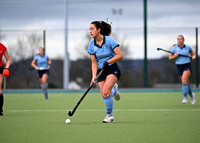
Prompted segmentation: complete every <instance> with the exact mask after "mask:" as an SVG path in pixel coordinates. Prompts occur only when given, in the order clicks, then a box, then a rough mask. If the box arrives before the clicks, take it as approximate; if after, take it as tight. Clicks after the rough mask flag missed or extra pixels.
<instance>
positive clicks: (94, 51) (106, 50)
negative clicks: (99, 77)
mask: <svg viewBox="0 0 200 143" xmlns="http://www.w3.org/2000/svg"><path fill="white" fill-rule="evenodd" d="M118 46H119V44H118V43H117V42H116V41H115V40H114V39H113V38H112V37H110V36H104V40H103V43H102V45H101V47H100V46H99V45H97V44H96V41H95V39H94V40H92V41H91V42H90V44H89V46H88V53H89V54H90V55H95V56H96V60H97V66H98V69H102V67H103V64H104V63H105V62H106V61H108V60H109V59H111V58H113V57H114V56H115V55H116V54H115V52H114V49H115V48H116V47H118Z"/></svg>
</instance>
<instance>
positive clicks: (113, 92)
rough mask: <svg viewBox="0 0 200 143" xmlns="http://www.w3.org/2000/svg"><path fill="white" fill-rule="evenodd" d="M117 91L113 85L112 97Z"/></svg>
mask: <svg viewBox="0 0 200 143" xmlns="http://www.w3.org/2000/svg"><path fill="white" fill-rule="evenodd" d="M115 92H116V88H115V87H113V88H112V90H111V95H112V97H113V96H114V94H115Z"/></svg>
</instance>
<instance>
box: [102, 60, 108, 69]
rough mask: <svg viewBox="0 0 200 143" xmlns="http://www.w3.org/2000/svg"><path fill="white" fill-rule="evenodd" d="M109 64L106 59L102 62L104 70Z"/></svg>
mask: <svg viewBox="0 0 200 143" xmlns="http://www.w3.org/2000/svg"><path fill="white" fill-rule="evenodd" d="M108 66H109V63H108V62H107V61H106V62H105V63H104V64H103V69H104V70H106V69H107V68H108Z"/></svg>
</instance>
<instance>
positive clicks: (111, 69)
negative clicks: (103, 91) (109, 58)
mask: <svg viewBox="0 0 200 143" xmlns="http://www.w3.org/2000/svg"><path fill="white" fill-rule="evenodd" d="M100 71H101V69H99V70H97V74H99V72H100ZM109 74H114V75H115V76H116V77H117V78H118V80H119V78H120V76H121V71H120V68H119V66H118V64H117V63H114V64H112V65H110V66H109V67H108V68H107V69H106V70H105V71H103V73H102V75H101V76H100V77H99V79H98V80H97V82H100V81H102V80H104V79H106V77H107V76H108V75H109Z"/></svg>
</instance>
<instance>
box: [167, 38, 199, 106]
mask: <svg viewBox="0 0 200 143" xmlns="http://www.w3.org/2000/svg"><path fill="white" fill-rule="evenodd" d="M177 43H178V44H177V45H176V46H174V47H173V48H172V50H171V52H172V53H174V54H172V53H171V54H170V55H169V60H173V59H176V65H177V70H178V75H179V76H180V79H181V82H182V92H183V100H182V103H183V104H185V103H187V102H188V99H187V94H188V93H189V95H190V97H191V103H192V104H195V103H196V101H195V95H194V93H192V89H191V86H190V81H189V77H190V75H191V72H192V67H191V63H190V58H189V57H183V56H179V54H182V55H189V54H190V55H191V56H192V60H194V59H196V56H195V54H194V52H193V51H192V48H191V47H190V46H188V45H185V44H184V37H183V35H178V37H177Z"/></svg>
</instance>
